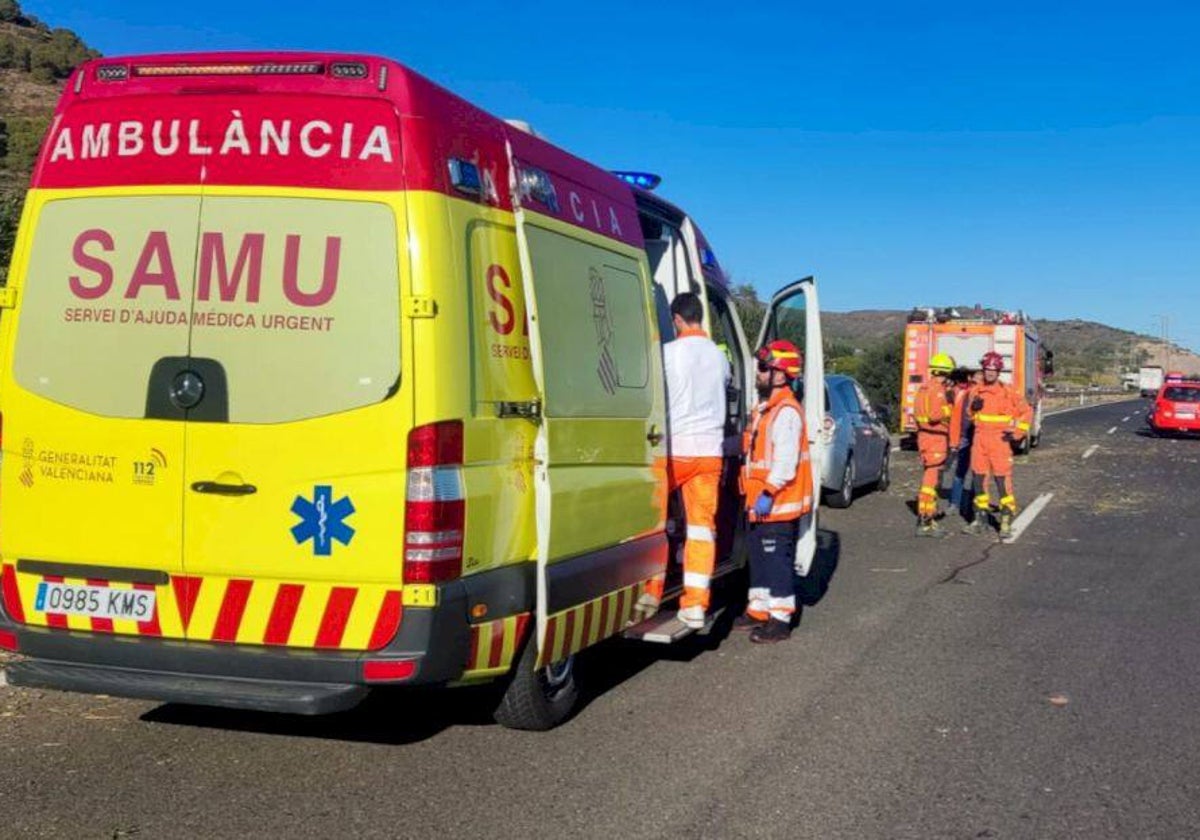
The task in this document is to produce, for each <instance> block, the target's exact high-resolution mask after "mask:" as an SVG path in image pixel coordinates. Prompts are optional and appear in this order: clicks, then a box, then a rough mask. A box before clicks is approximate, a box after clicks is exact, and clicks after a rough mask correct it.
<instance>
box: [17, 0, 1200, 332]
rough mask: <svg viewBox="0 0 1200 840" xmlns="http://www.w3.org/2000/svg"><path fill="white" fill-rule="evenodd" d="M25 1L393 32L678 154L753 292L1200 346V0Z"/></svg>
mask: <svg viewBox="0 0 1200 840" xmlns="http://www.w3.org/2000/svg"><path fill="white" fill-rule="evenodd" d="M23 5H24V7H25V8H26V10H27V11H29V12H31V13H32V14H35V15H37V16H38V17H40V18H41V19H43V20H44V21H46V22H47V23H49V24H50V25H52V26H66V27H68V28H71V29H74V30H75V31H77V32H78V33H80V35H82V36H83V37H84V39H85V40H87V41H88V42H89V43H90V44H91V45H93V46H95V47H96V48H98V49H100V50H101V51H102V52H104V53H106V54H110V55H115V54H119V53H129V52H158V51H167V50H201V49H243V48H260V47H261V48H275V47H280V48H299V49H334V50H336V49H345V50H355V51H364V52H373V53H380V54H384V55H388V56H390V57H392V58H395V59H398V60H400V61H401V62H404V63H406V64H408V65H409V66H411V67H413V68H414V69H416V70H418V71H420V72H422V73H424V74H426V75H428V76H430V77H431V78H433V79H434V80H435V81H438V82H439V83H441V84H443V85H445V86H447V87H449V88H450V89H452V90H454V91H456V92H458V93H459V94H461V95H463V96H465V97H466V98H468V99H470V100H472V101H473V102H475V103H477V104H479V105H481V106H483V107H484V108H486V109H488V110H489V111H491V112H493V113H495V114H497V115H499V116H504V117H520V118H522V119H526V120H528V121H530V122H531V123H532V124H533V125H534V126H535V127H536V128H537V129H538V130H539V131H540V132H541V133H543V134H545V135H547V136H548V137H549V138H550V139H552V140H553V141H554V142H556V143H558V144H560V145H562V146H564V147H565V148H567V149H569V150H571V151H573V152H575V153H576V154H579V155H581V156H582V157H585V158H588V159H589V160H592V161H594V162H596V163H599V164H601V165H604V166H609V167H612V168H644V169H648V170H652V171H655V172H658V173H660V174H662V175H663V176H664V181H663V185H662V187H660V192H662V193H663V194H664V195H665V196H666V197H668V198H670V199H671V200H673V201H675V202H677V203H678V204H680V205H681V206H683V207H685V208H686V209H688V210H689V212H691V213H692V214H693V216H694V217H695V218H696V219H697V221H698V222H699V224H700V225H701V227H702V228H703V229H704V231H705V233H706V234H707V235H708V237H709V239H710V240H711V241H712V243H713V246H714V248H715V249H716V251H717V253H718V255H719V257H720V259H721V261H722V263H723V264H724V265H725V267H726V269H727V270H728V271H729V272H730V273H731V274H732V275H733V277H734V280H735V281H737V282H753V283H754V284H755V285H756V286H757V287H758V289H759V290H760V292H761V293H762V294H764V295H765V294H768V293H769V292H770V291H771V290H773V289H774V288H775V287H777V286H779V285H782V284H783V283H785V282H787V281H789V280H791V279H794V278H796V277H798V276H803V275H805V274H809V273H812V274H815V275H816V276H817V277H818V280H819V281H820V283H821V290H822V298H823V300H822V303H823V306H824V307H825V308H828V309H833V310H847V309H876V308H907V307H909V306H912V305H914V304H917V303H933V304H940V303H960V302H962V303H974V302H981V303H984V304H986V305H992V306H999V307H1004V308H1014V309H1015V308H1023V309H1025V310H1026V311H1028V312H1030V313H1031V314H1033V315H1035V316H1037V317H1046V318H1085V319H1091V320H1097V321H1102V322H1104V323H1109V324H1112V325H1114V326H1119V327H1124V328H1126V329H1132V330H1136V331H1139V332H1145V333H1152V334H1156V335H1157V334H1158V332H1159V316H1162V315H1166V316H1169V329H1170V333H1171V336H1172V338H1175V339H1176V340H1178V341H1180V342H1182V343H1184V344H1186V345H1188V346H1190V347H1193V348H1200V282H1198V280H1200V238H1198V236H1197V234H1198V232H1200V230H1198V229H1200V201H1198V199H1200V96H1198V95H1197V91H1198V90H1200V50H1198V49H1197V46H1196V45H1197V44H1198V43H1200V5H1197V4H1185V3H1177V4H1176V3H1155V2H1142V3H1138V4H1131V3H1108V2H1104V0H1097V1H1096V2H1091V3H1054V4H1050V3H1024V2H1007V3H972V2H957V3H940V2H929V3H921V2H910V3H895V2H888V3H884V2H874V0H861V2H859V3H857V4H840V5H842V6H844V8H838V9H831V8H830V7H831V6H833V5H834V4H808V3H803V2H800V3H775V2H758V3H745V2H743V3H712V4H710V3H705V2H691V3H675V2H665V1H664V2H659V3H655V4H649V3H645V2H640V3H639V2H627V1H626V0H612V1H611V2H607V3H601V4H595V5H593V6H592V7H590V8H588V9H579V8H571V6H572V5H573V4H567V3H562V2H560V3H556V4H543V3H519V2H497V1H496V0H493V2H490V3H483V2H476V0H462V2H457V3H453V4H449V3H429V2H419V3H405V2H397V3H391V4H368V3H364V4H355V3H321V4H317V3H311V2H306V0H299V1H298V2H293V3H290V4H287V6H286V12H279V11H276V8H282V7H281V6H277V5H276V4H274V3H271V4H268V3H254V2H246V0H243V2H229V0H209V2H206V3H205V4H204V5H203V7H200V6H199V5H198V4H191V3H177V4H170V3H166V4H164V3H160V2H155V3H151V2H146V0H124V2H121V3H115V2H109V3H104V4H97V3H92V4H86V6H85V4H81V3H79V2H78V0H73V2H60V1H59V0H46V2H27V3H24V4H23ZM1050 6H1053V10H1052V11H1047V8H1048V7H1050Z"/></svg>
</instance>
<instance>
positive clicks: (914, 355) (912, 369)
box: [900, 306, 1054, 453]
mask: <svg viewBox="0 0 1200 840" xmlns="http://www.w3.org/2000/svg"><path fill="white" fill-rule="evenodd" d="M992 351H995V352H996V353H999V354H1000V356H1001V357H1002V358H1003V359H1004V370H1003V371H1002V372H1001V373H1000V381H1001V382H1004V383H1005V384H1008V385H1011V386H1012V387H1013V388H1015V389H1016V390H1017V391H1018V392H1020V393H1021V394H1022V395H1023V396H1024V397H1025V401H1026V402H1027V403H1029V406H1030V408H1032V409H1033V423H1032V426H1031V428H1030V432H1029V434H1027V435H1025V437H1024V438H1022V439H1021V441H1020V442H1019V443H1017V444H1014V446H1016V447H1017V448H1018V450H1019V451H1021V452H1022V453H1028V452H1029V450H1030V449H1031V448H1032V447H1034V446H1037V445H1038V443H1039V442H1040V441H1041V438H1042V400H1043V398H1044V397H1045V393H1046V377H1048V376H1050V375H1051V374H1052V373H1053V372H1054V353H1053V352H1052V351H1051V350H1050V349H1049V348H1047V347H1046V346H1045V344H1044V343H1043V342H1042V340H1041V338H1040V337H1039V335H1038V331H1037V327H1036V325H1035V324H1034V322H1033V319H1032V318H1030V317H1029V316H1027V315H1026V314H1025V313H1024V312H1003V311H1000V310H996V309H984V308H983V307H980V306H976V307H975V308H973V309H962V310H960V309H955V308H952V307H946V308H933V307H916V308H915V309H913V310H912V311H911V312H910V313H909V314H908V317H907V323H906V324H905V328H904V359H903V371H902V373H901V382H900V399H901V412H900V414H901V421H900V431H901V432H902V433H907V434H909V435H911V436H913V437H914V438H915V436H916V432H917V421H916V418H915V417H914V415H913V402H914V400H916V397H917V392H918V391H919V390H920V389H921V386H922V385H923V384H924V383H925V380H926V378H927V377H928V376H929V360H930V359H931V358H932V357H933V356H934V355H936V354H938V353H946V354H948V355H949V356H950V357H951V358H953V359H954V361H955V364H957V365H958V366H959V367H964V368H972V369H978V368H979V362H980V359H982V358H983V354H984V353H989V352H992Z"/></svg>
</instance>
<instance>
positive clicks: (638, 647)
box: [142, 530, 841, 745]
mask: <svg viewBox="0 0 1200 840" xmlns="http://www.w3.org/2000/svg"><path fill="white" fill-rule="evenodd" d="M840 554H841V539H840V538H839V536H838V534H837V532H835V531H828V530H820V531H818V532H817V556H816V558H815V559H814V561H813V565H812V568H811V569H810V570H809V573H808V574H807V575H806V576H804V577H797V578H796V592H797V601H798V602H799V604H800V610H802V609H803V608H804V607H806V606H807V607H811V606H814V605H816V604H817V603H819V602H820V601H821V599H822V598H824V597H825V593H826V592H827V591H828V590H829V585H830V583H831V581H832V580H833V576H834V574H835V572H836V571H837V567H838V560H839V556H840ZM718 586H719V588H718V589H716V590H715V591H714V602H715V603H723V604H725V609H724V611H723V612H722V614H721V616H720V618H719V619H718V621H717V623H716V625H715V626H714V627H713V629H712V631H711V632H710V633H709V634H708V635H707V636H698V635H696V636H689V637H687V638H685V639H683V640H682V641H680V642H677V643H675V644H673V645H659V644H651V643H648V642H632V641H626V640H623V639H620V638H617V639H612V640H610V641H608V642H605V643H603V644H600V645H597V646H596V647H594V648H591V649H588V650H586V651H584V652H583V653H581V654H580V655H579V658H578V661H577V664H576V675H577V679H578V682H579V693H580V696H579V706H578V712H582V711H583V710H585V709H586V708H587V707H588V706H589V705H590V704H591V703H593V702H594V701H596V700H597V699H599V698H601V697H603V696H604V695H605V694H607V693H608V692H610V691H612V690H613V689H615V688H617V687H618V686H620V685H621V684H622V683H624V682H626V681H627V680H630V679H632V678H633V677H635V676H637V675H638V674H639V673H641V672H642V671H644V670H646V669H647V668H649V667H651V666H653V665H654V664H655V663H656V662H660V661H671V662H691V661H693V660H696V659H698V658H701V657H702V656H703V654H705V653H708V652H711V651H715V650H716V649H718V648H719V647H720V646H721V645H722V644H723V643H724V642H725V641H726V639H727V638H728V636H729V634H730V632H731V629H732V623H733V619H734V618H735V617H736V616H737V615H739V614H740V613H741V612H742V610H743V609H744V608H745V603H746V579H745V575H744V573H736V574H732V575H729V576H727V577H726V578H724V579H723V581H722V582H721V583H720V584H719V585H718ZM798 614H799V610H798ZM501 690H502V687H501V686H500V685H498V684H497V685H488V686H478V687H470V688H455V689H439V688H419V689H415V688H407V689H403V688H382V687H381V688H376V689H374V690H373V691H372V692H371V694H370V695H368V697H367V698H366V700H364V701H363V702H362V703H361V704H359V705H358V706H357V707H356V708H354V709H351V710H349V711H346V712H339V713H337V714H332V715H323V716H319V717H308V716H304V715H283V714H272V713H267V712H251V711H242V710H238V709H220V708H214V707H208V706H189V705H184V704H178V703H168V704H165V705H162V706H157V707H155V708H153V709H151V710H150V711H148V712H146V713H145V714H144V715H142V720H144V721H146V722H148V723H162V724H170V725H173V726H191V727H199V728H205V729H219V730H226V731H233V732H254V733H259V734H265V735H282V736H287V737H295V738H325V739H331V740H338V741H351V742H365V743H374V744H390V745H401V744H415V743H419V742H421V741H425V740H428V739H430V738H433V737H434V736H436V735H438V734H439V733H441V732H443V731H444V730H446V729H449V728H451V727H456V726H493V725H495V724H494V723H493V721H492V709H493V708H495V706H496V704H497V702H498V701H499V698H500V692H501Z"/></svg>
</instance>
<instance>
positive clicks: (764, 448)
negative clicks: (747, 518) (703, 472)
mask: <svg viewBox="0 0 1200 840" xmlns="http://www.w3.org/2000/svg"><path fill="white" fill-rule="evenodd" d="M783 411H794V412H795V413H796V415H797V416H798V417H799V419H800V423H799V427H800V440H799V442H798V446H799V457H798V458H797V459H796V472H795V475H793V476H792V478H791V479H790V480H789V481H786V482H784V484H783V485H782V486H773V485H771V484H770V483H768V480H767V479H768V477H769V476H770V475H771V469H772V467H773V466H774V461H775V453H774V448H775V444H774V442H773V435H772V431H773V427H774V426H775V424H776V420H777V419H778V418H779V415H780V412H783ZM742 443H743V452H745V453H746V463H745V465H744V466H743V467H742V473H741V476H740V479H741V480H740V484H741V490H742V493H743V494H744V496H745V499H746V509H747V510H753V509H754V503H755V502H756V501H758V497H759V496H760V495H761V494H762V492H763V491H764V490H766V491H768V492H770V493H771V495H772V496H773V497H774V500H775V503H774V504H773V505H772V506H771V512H770V513H769V514H768V515H767V516H765V517H762V518H760V519H757V520H755V521H758V522H786V521H789V520H792V519H799V518H800V517H801V516H804V515H805V514H806V513H809V512H811V511H812V505H813V475H812V458H811V456H810V455H809V452H808V434H807V432H806V430H805V428H804V409H803V408H802V407H801V406H800V402H799V401H798V400H797V399H796V396H795V394H793V393H792V390H791V389H790V388H776V389H775V390H774V391H772V392H771V397H770V399H768V400H767V401H766V402H765V403H760V404H759V405H758V406H756V407H755V408H754V410H753V411H752V412H751V417H750V428H749V429H747V430H746V433H745V435H744V436H743V441H742Z"/></svg>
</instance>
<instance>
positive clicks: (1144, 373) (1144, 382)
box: [1138, 365, 1163, 397]
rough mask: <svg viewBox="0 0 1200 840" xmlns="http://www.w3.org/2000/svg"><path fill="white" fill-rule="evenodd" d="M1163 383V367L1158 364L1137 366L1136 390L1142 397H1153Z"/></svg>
mask: <svg viewBox="0 0 1200 840" xmlns="http://www.w3.org/2000/svg"><path fill="white" fill-rule="evenodd" d="M1162 384H1163V369H1162V368H1161V367H1160V366H1159V365H1143V366H1142V367H1140V368H1138V390H1139V391H1141V393H1142V396H1143V397H1153V396H1154V395H1155V394H1157V393H1158V389H1159V388H1161V387H1162Z"/></svg>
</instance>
